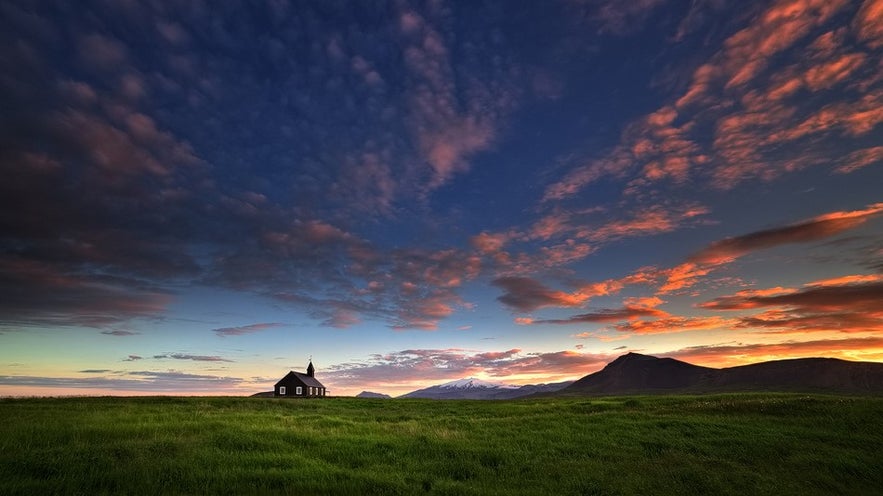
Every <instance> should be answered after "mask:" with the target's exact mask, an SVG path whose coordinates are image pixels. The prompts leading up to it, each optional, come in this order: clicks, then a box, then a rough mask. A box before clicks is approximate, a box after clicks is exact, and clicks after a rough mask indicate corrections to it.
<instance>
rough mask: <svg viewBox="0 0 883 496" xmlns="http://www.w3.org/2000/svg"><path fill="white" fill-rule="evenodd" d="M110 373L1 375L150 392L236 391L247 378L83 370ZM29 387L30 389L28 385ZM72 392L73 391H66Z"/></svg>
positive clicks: (39, 383)
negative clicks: (84, 374)
mask: <svg viewBox="0 0 883 496" xmlns="http://www.w3.org/2000/svg"><path fill="white" fill-rule="evenodd" d="M82 372H88V373H96V374H99V373H101V374H107V375H103V376H91V377H41V376H10V375H7V376H0V385H3V386H11V387H15V388H18V389H19V390H24V389H22V388H53V389H60V390H64V391H69V390H90V389H91V390H96V391H103V392H106V391H120V392H122V391H131V392H151V393H174V394H187V393H203V394H205V393H215V394H218V393H223V392H228V393H234V392H237V391H238V389H237V388H239V387H240V386H243V385H248V384H249V383H248V381H246V380H244V379H242V378H239V377H226V376H214V375H203V374H191V373H186V372H179V371H147V370H143V371H131V372H113V371H100V372H99V371H82ZM29 390H30V389H29ZM67 394H70V393H67Z"/></svg>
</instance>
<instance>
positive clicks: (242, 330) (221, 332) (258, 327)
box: [212, 322, 283, 337]
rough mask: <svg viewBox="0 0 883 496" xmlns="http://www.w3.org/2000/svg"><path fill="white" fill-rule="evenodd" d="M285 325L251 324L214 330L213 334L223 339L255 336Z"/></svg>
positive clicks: (273, 323)
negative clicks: (245, 335)
mask: <svg viewBox="0 0 883 496" xmlns="http://www.w3.org/2000/svg"><path fill="white" fill-rule="evenodd" d="M282 325H283V324H280V323H278V322H265V323H260V324H249V325H244V326H238V327H219V328H217V329H212V332H213V333H215V334H217V335H218V336H221V337H227V336H242V335H243V334H253V333H255V332H260V331H263V330H266V329H272V328H274V327H280V326H282Z"/></svg>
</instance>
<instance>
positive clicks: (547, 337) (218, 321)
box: [0, 0, 883, 395]
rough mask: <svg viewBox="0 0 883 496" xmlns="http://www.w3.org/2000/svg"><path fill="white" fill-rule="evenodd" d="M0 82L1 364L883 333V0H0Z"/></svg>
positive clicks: (492, 363) (71, 386) (223, 391)
mask: <svg viewBox="0 0 883 496" xmlns="http://www.w3.org/2000/svg"><path fill="white" fill-rule="evenodd" d="M0 109H2V111H0V177H2V180H0V395H96V394H100V395H142V394H210V395H248V394H252V393H255V392H259V391H266V390H269V389H271V388H272V385H273V383H275V382H276V381H277V380H278V379H280V378H281V377H282V376H284V375H285V374H286V373H287V372H288V371H289V370H298V371H303V370H304V369H305V368H306V365H307V363H308V361H309V360H310V358H311V357H312V361H313V364H314V365H315V367H316V377H317V378H318V379H319V380H320V381H322V382H323V383H324V384H325V385H326V386H327V387H328V389H329V393H330V394H332V395H354V394H357V393H358V392H360V391H362V390H369V391H375V392H381V393H387V394H391V395H398V394H403V393H406V392H409V391H412V390H415V389H419V388H422V387H426V386H429V385H432V384H438V383H441V382H447V381H450V380H454V379H459V378H464V377H478V378H481V379H485V380H491V381H494V382H504V383H510V384H529V383H533V384H536V383H548V382H557V381H564V380H572V379H577V378H579V377H582V376H584V375H586V374H589V373H591V372H594V371H596V370H599V369H600V368H602V367H603V366H604V364H606V363H607V362H609V361H611V360H613V359H615V358H616V357H617V356H619V355H621V354H623V353H627V352H639V353H645V354H651V355H655V356H667V357H674V358H678V359H681V360H684V361H688V362H690V363H694V364H697V365H704V366H710V367H726V366H734V365H740V364H747V363H754V362H758V361H763V360H772V359H785V358H796V357H810V356H824V357H836V358H841V359H847V360H865V361H877V362H880V361H883V187H881V186H883V0H864V1H858V0H856V1H848V0H772V1H753V2H748V1H726V0H634V1H628V2H622V1H619V0H565V1H507V0H500V1H471V0H470V1H465V0H464V1H442V0H438V1H426V2H409V1H406V0H400V1H381V0H378V1H371V2H350V1H339V2H338V1H324V0H323V1H318V0H316V1H308V0H301V1H292V2H288V1H286V0H267V1H265V2H260V1H254V2H244V1H243V2H237V1H232V0H231V1H224V2H204V1H200V0H188V1H181V2H178V1H140V0H115V1H111V0H105V1H85V0H84V1H78V2H66V1H57V2H53V1H45V2H32V1H27V0H21V1H18V0H11V1H4V2H2V3H0Z"/></svg>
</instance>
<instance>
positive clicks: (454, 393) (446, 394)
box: [399, 377, 571, 400]
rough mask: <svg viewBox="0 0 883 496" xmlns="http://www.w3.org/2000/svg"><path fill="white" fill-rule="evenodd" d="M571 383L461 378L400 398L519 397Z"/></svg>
mask: <svg viewBox="0 0 883 496" xmlns="http://www.w3.org/2000/svg"><path fill="white" fill-rule="evenodd" d="M570 384H571V382H570V381H568V382H559V383H553V384H535V385H534V384H530V385H526V386H515V385H512V384H503V383H498V382H489V381H482V380H480V379H475V378H472V377H470V378H467V379H459V380H456V381H451V382H447V383H445V384H439V385H437V386H432V387H428V388H424V389H419V390H417V391H413V392H410V393H408V394H405V395H402V396H399V398H429V399H437V400H440V399H445V400H505V399H511V398H518V397H521V396H527V395H531V394H537V393H551V392H555V391H558V390H560V389H562V388H565V387H567V386H569V385H570Z"/></svg>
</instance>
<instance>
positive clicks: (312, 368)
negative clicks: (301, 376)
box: [307, 357, 316, 377]
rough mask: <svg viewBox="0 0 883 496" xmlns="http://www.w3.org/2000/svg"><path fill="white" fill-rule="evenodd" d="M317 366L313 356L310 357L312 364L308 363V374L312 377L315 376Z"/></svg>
mask: <svg viewBox="0 0 883 496" xmlns="http://www.w3.org/2000/svg"><path fill="white" fill-rule="evenodd" d="M315 374H316V368H315V367H313V357H310V364H309V365H307V375H308V376H310V377H315Z"/></svg>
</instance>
